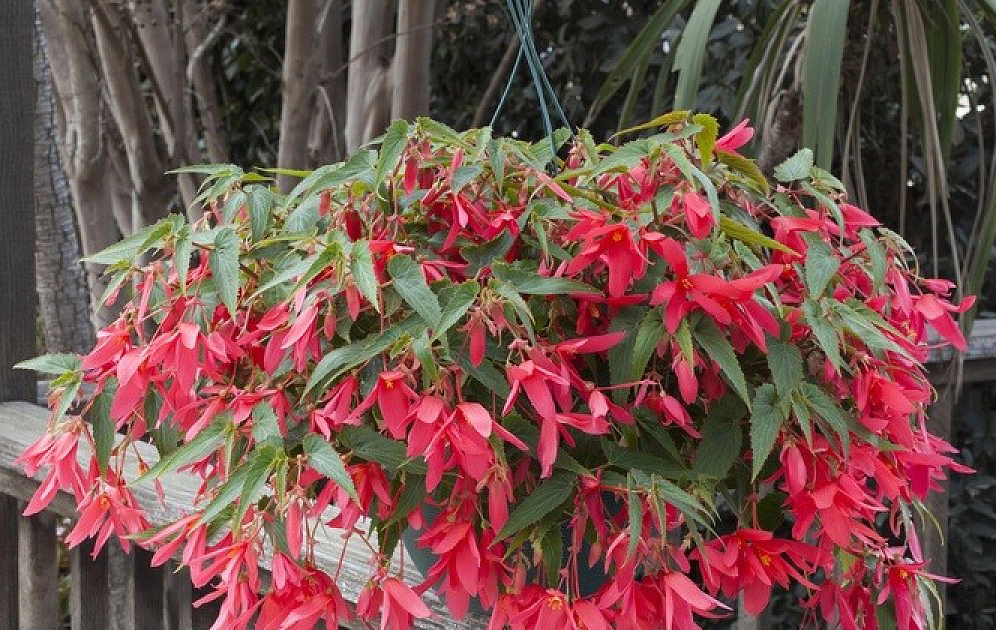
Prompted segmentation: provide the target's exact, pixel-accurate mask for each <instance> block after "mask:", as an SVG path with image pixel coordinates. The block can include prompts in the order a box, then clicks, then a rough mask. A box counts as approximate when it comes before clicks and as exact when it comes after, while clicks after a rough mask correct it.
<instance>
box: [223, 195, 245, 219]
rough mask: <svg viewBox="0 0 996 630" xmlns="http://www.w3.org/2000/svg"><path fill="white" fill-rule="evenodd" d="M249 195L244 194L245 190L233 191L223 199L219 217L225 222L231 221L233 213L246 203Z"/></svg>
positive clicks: (236, 212)
mask: <svg viewBox="0 0 996 630" xmlns="http://www.w3.org/2000/svg"><path fill="white" fill-rule="evenodd" d="M248 199H249V197H248V196H247V195H246V193H245V191H242V190H236V191H235V192H234V193H232V194H231V195H229V196H228V199H226V200H225V205H224V206H222V207H221V219H222V221H224V222H225V223H231V222H232V220H234V219H235V215H237V214H238V213H239V210H241V209H242V206H244V205H246V202H247V201H248Z"/></svg>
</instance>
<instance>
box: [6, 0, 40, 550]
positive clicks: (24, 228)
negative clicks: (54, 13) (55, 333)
mask: <svg viewBox="0 0 996 630" xmlns="http://www.w3.org/2000/svg"><path fill="white" fill-rule="evenodd" d="M0 24H3V28H0V282H2V283H3V289H2V290H0V401H4V400H29V401H34V400H35V399H36V398H37V396H38V391H37V386H36V384H35V375H34V374H33V373H31V372H29V371H26V370H14V369H12V368H13V366H14V364H15V363H18V362H20V361H24V360H25V359H30V358H31V357H32V356H34V355H35V303H36V302H35V301H36V296H35V286H34V284H35V270H34V266H35V256H34V247H35V221H34V190H33V179H34V178H33V174H32V162H33V158H34V155H33V146H32V145H33V144H34V142H33V141H34V138H33V135H34V134H33V129H34V126H33V124H32V123H33V122H34V108H35V92H34V90H35V84H34V77H33V76H32V63H31V47H32V42H33V40H34V31H33V24H34V8H33V7H32V5H31V3H29V2H2V3H0ZM4 535H6V534H4Z"/></svg>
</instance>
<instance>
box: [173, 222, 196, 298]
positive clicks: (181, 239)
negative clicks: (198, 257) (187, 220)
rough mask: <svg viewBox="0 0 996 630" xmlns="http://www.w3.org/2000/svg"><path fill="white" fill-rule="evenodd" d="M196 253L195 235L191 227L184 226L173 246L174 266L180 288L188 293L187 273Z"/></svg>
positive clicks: (177, 234)
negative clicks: (192, 257) (191, 258)
mask: <svg viewBox="0 0 996 630" xmlns="http://www.w3.org/2000/svg"><path fill="white" fill-rule="evenodd" d="M193 251H194V240H193V235H192V234H191V232H190V226H189V225H184V226H183V227H181V228H180V230H179V231H178V232H177V233H176V242H175V243H174V244H173V265H174V266H175V267H176V277H177V279H178V280H179V281H180V288H181V290H182V291H184V292H186V289H187V273H188V272H189V271H190V257H191V256H192V255H193Z"/></svg>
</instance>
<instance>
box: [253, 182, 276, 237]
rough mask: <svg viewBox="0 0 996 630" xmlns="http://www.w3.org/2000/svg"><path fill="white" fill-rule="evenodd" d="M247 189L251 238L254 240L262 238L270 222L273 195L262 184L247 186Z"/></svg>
mask: <svg viewBox="0 0 996 630" xmlns="http://www.w3.org/2000/svg"><path fill="white" fill-rule="evenodd" d="M248 191H249V222H250V224H251V226H252V240H253V242H256V241H258V240H259V239H261V238H263V235H264V234H265V233H266V228H267V227H268V226H269V224H270V214H271V213H272V212H273V205H274V202H275V197H274V194H273V192H272V191H270V190H269V189H268V188H266V187H264V186H249V187H248Z"/></svg>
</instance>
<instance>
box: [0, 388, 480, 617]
mask: <svg viewBox="0 0 996 630" xmlns="http://www.w3.org/2000/svg"><path fill="white" fill-rule="evenodd" d="M47 418H48V411H47V410H46V409H44V408H42V407H39V406H37V405H32V404H30V403H23V402H14V403H2V404H0V597H2V598H3V599H0V613H2V616H0V630H8V629H10V630H13V629H15V628H20V629H21V630H27V629H30V630H54V629H57V628H59V627H60V621H61V620H60V619H59V611H60V604H59V597H60V592H59V588H58V582H59V576H58V573H57V570H58V566H57V550H58V543H57V536H56V529H57V520H58V519H59V518H73V517H74V516H75V504H74V501H73V498H72V496H70V495H68V494H64V493H63V494H60V495H59V496H57V497H56V498H55V500H54V501H53V502H52V504H51V505H50V506H49V510H48V511H46V512H43V513H41V514H38V515H35V516H32V517H27V518H26V517H23V516H21V515H20V514H21V510H22V509H23V505H24V502H26V501H27V500H28V499H29V498H30V497H31V495H32V494H33V493H34V491H35V489H36V488H37V487H38V484H39V481H40V480H41V474H39V475H37V476H36V478H30V477H26V476H25V475H24V473H23V471H22V470H21V469H20V467H19V466H15V465H14V460H15V459H16V458H17V457H18V456H19V455H20V454H21V453H22V452H23V451H24V449H25V448H26V447H27V446H28V445H29V444H31V443H32V442H34V441H35V440H36V439H38V437H40V436H41V435H42V434H43V433H44V431H45V427H46V424H47ZM85 446H86V445H84V444H81V445H80V453H79V455H78V456H79V458H80V460H81V461H88V460H89V452H88V450H87V449H86V448H85ZM136 446H137V448H138V450H139V452H140V454H141V456H142V458H143V460H144V461H146V462H150V463H151V462H154V461H156V460H157V459H158V457H157V455H156V452H155V449H154V448H153V447H152V446H151V445H148V444H137V445H136ZM136 464H137V460H136V458H135V456H134V455H133V454H131V455H129V456H128V457H126V462H125V475H126V477H130V478H134V477H135V476H137V475H136V470H137V466H136ZM162 481H163V488H164V494H165V501H164V502H162V501H160V500H159V498H158V496H157V494H156V491H155V487H154V485H153V484H151V483H150V484H148V485H147V486H138V487H136V488H134V495H135V498H136V500H137V501H138V503H139V505H140V506H141V507H142V508H143V510H144V511H145V513H146V515H147V517H148V519H149V521H150V522H151V523H152V524H153V525H164V524H166V523H168V522H171V521H173V520H175V519H176V518H178V517H179V516H181V515H182V514H185V513H190V512H191V510H192V506H193V499H194V496H195V494H196V490H197V487H198V485H199V483H200V480H199V478H197V477H194V476H192V475H185V474H182V473H174V474H171V475H167V476H166V477H164V478H163V480H162ZM340 534H341V532H338V531H335V530H327V531H326V532H324V533H323V534H319V542H318V544H317V545H316V550H315V554H316V558H315V561H316V564H317V565H318V566H319V567H321V568H324V569H326V570H328V571H329V572H330V573H332V572H335V571H336V570H337V569H338V572H339V573H338V574H339V588H340V589H341V591H342V594H343V597H345V598H346V599H347V600H348V601H351V602H355V601H356V598H357V597H358V596H359V593H360V589H361V588H362V587H363V584H364V583H365V582H366V580H367V578H368V577H369V576H370V575H371V573H372V569H373V568H374V560H373V559H372V557H371V554H370V552H369V550H368V549H367V547H366V546H365V545H363V544H361V543H360V542H359V541H357V540H356V537H352V538H351V539H350V540H351V542H349V543H347V544H345V545H344V542H343V537H342V536H341V535H340ZM401 553H402V552H401V551H399V553H398V554H397V555H396V556H395V558H394V562H395V563H396V564H397V563H400V562H401V561H402V559H401V556H400V554H401ZM69 556H70V572H69V593H70V610H71V627H72V629H73V630H77V629H78V630H91V629H92V630H107V629H115V630H117V629H121V630H132V629H134V630H159V629H163V630H166V629H169V630H196V629H200V628H209V627H210V625H211V623H213V621H214V611H212V610H211V609H210V608H209V609H207V610H198V609H194V608H192V606H191V601H192V600H196V599H197V596H196V595H194V596H192V593H191V591H192V589H191V586H190V581H189V579H188V578H187V576H186V575H185V572H179V573H177V572H175V571H173V570H163V569H162V568H160V569H151V568H150V567H149V560H150V558H151V555H150V554H149V553H148V552H146V551H143V550H141V549H138V550H135V549H134V548H133V550H132V553H131V554H125V553H124V552H123V551H122V550H121V548H120V547H119V546H117V544H116V543H111V544H109V545H108V549H107V550H105V551H104V552H103V553H101V554H100V555H99V556H98V557H97V558H96V560H91V559H90V555H89V549H88V548H87V546H86V545H82V546H81V547H79V548H76V549H72V550H70V551H69ZM340 558H341V559H342V565H341V568H339V567H340V565H339V561H340ZM267 566H268V558H266V557H264V560H263V568H264V569H265V568H266V567H267ZM404 566H405V575H406V576H407V577H408V579H409V580H410V581H411V582H412V583H414V582H417V581H419V578H420V576H419V575H418V573H417V571H416V570H415V569H414V567H413V565H412V563H411V562H409V561H405V563H404ZM174 568H175V567H174ZM426 603H427V604H428V605H429V607H430V608H432V609H433V610H434V611H435V612H436V613H437V614H436V616H435V617H433V618H431V619H428V620H425V621H421V622H420V623H419V624H418V627H419V628H425V629H438V630H443V629H452V630H470V629H471V628H482V627H484V625H486V624H485V623H484V622H483V621H481V620H480V619H473V618H470V619H464V620H461V621H457V620H453V619H450V618H449V615H448V613H447V611H446V608H445V606H444V605H443V603H442V602H441V601H440V600H439V599H438V598H437V597H435V596H434V595H433V594H432V593H431V592H430V593H428V594H427V595H426ZM18 624H20V625H18ZM343 627H346V628H365V627H366V626H364V625H362V624H359V623H355V624H350V623H348V622H347V623H345V624H344V625H343Z"/></svg>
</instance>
